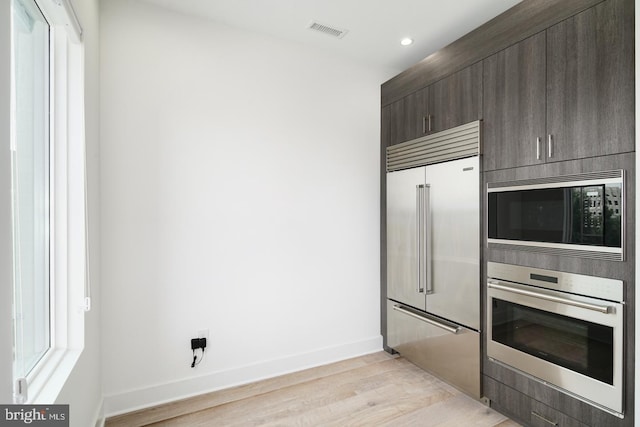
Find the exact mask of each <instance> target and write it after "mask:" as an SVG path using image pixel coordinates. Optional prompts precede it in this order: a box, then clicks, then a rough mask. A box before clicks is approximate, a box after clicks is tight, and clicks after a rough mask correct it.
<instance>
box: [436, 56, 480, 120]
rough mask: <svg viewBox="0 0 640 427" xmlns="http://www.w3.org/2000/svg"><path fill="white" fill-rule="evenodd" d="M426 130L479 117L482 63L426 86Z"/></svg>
mask: <svg viewBox="0 0 640 427" xmlns="http://www.w3.org/2000/svg"><path fill="white" fill-rule="evenodd" d="M428 114H429V115H428V116H427V120H426V122H427V123H426V126H425V127H426V128H427V129H428V128H429V122H430V123H431V132H440V131H442V130H445V129H450V128H452V127H456V126H460V125H462V124H465V123H469V122H473V121H475V120H478V119H480V118H482V63H481V62H478V63H477V64H474V65H471V66H470V67H467V68H464V69H463V70H460V71H458V72H457V73H454V74H452V75H450V76H449V77H446V78H444V79H442V80H439V81H437V82H436V83H434V84H432V85H431V86H429V112H428Z"/></svg>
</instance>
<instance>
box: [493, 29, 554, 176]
mask: <svg viewBox="0 0 640 427" xmlns="http://www.w3.org/2000/svg"><path fill="white" fill-rule="evenodd" d="M545 73H546V55H545V35H544V33H539V34H537V35H535V36H532V37H529V38H528V39H525V40H524V41H522V42H520V43H517V44H515V45H513V46H511V47H509V48H507V49H505V50H502V51H500V52H498V53H496V54H495V55H493V56H490V57H489V58H487V59H486V60H485V61H484V87H483V89H484V90H483V92H484V94H483V102H484V107H483V110H484V123H483V124H484V150H483V153H484V156H483V157H484V170H494V169H502V168H508V167H518V166H525V165H531V164H536V163H539V162H543V161H544V154H543V153H542V150H543V148H544V147H542V141H541V138H542V137H544V134H545V103H544V99H545V85H546V78H545Z"/></svg>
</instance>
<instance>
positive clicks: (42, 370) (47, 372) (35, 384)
mask: <svg viewBox="0 0 640 427" xmlns="http://www.w3.org/2000/svg"><path fill="white" fill-rule="evenodd" d="M81 353H82V350H68V349H52V350H50V351H49V353H47V355H45V358H44V359H43V360H42V361H41V362H40V363H39V364H38V368H37V371H35V372H33V373H31V374H30V375H29V376H28V377H27V383H28V389H27V390H28V396H27V403H30V404H40V405H47V404H53V403H54V402H55V401H56V399H57V398H58V395H59V394H60V391H61V390H62V387H63V386H64V384H65V383H66V382H67V379H68V378H69V376H70V375H71V371H72V370H73V367H74V366H75V365H76V362H77V361H78V359H79V358H80V354H81Z"/></svg>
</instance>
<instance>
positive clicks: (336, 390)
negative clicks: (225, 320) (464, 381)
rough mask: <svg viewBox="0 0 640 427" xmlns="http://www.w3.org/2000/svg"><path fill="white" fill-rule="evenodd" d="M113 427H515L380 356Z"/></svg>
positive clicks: (401, 362)
mask: <svg viewBox="0 0 640 427" xmlns="http://www.w3.org/2000/svg"><path fill="white" fill-rule="evenodd" d="M106 425H107V426H108V427H117V426H127V427H132V426H155V427H187V426H188V427H197V426H225V427H227V426H243V427H247V426H263V427H272V426H318V425H322V426H336V427H338V426H340V427H341V426H371V425H375V426H385V425H388V426H392V425H393V426H416V425H420V426H442V427H454V426H456V427H457V426H460V425H465V426H477V427H497V426H500V427H514V426H517V425H518V424H516V423H513V422H512V421H511V420H509V419H508V418H506V417H504V416H503V415H501V414H499V413H497V412H495V411H493V410H491V409H490V408H487V407H486V406H484V405H482V404H481V403H480V402H478V401H476V400H474V399H472V398H470V397H468V396H466V395H464V394H462V393H461V392H460V391H458V390H456V389H455V388H453V387H451V386H450V385H448V384H446V383H444V382H442V381H440V380H439V379H437V378H435V377H434V376H432V375H431V374H429V373H427V372H425V371H423V370H422V369H420V368H418V367H417V366H415V365H413V364H411V363H410V362H408V361H407V360H405V359H403V358H401V357H395V356H391V355H388V354H387V353H384V352H380V353H376V354H375V355H369V356H364V357H363V358H356V359H352V360H349V361H343V362H338V363H335V364H331V365H327V366H322V367H319V368H314V369H310V370H306V371H301V372H297V373H294V374H289V375H285V376H283V377H278V378H272V379H268V380H264V381H260V382H258V383H253V384H248V385H245V386H239V387H234V388H231V389H228V390H221V391H218V392H214V393H208V394H206V395H202V396H198V397H196V398H193V399H187V400H184V401H179V402H174V403H172V404H168V405H162V406H160V407H157V408H151V409H148V410H145V411H138V412H136V413H132V414H125V415H123V416H119V417H115V418H112V419H109V420H108V421H107V424H106Z"/></svg>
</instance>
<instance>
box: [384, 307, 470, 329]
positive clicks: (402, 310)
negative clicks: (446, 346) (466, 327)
mask: <svg viewBox="0 0 640 427" xmlns="http://www.w3.org/2000/svg"><path fill="white" fill-rule="evenodd" d="M393 309H394V310H396V311H399V312H400V313H402V314H406V315H407V316H410V317H413V318H414V319H418V320H421V321H423V322H425V323H428V324H430V325H433V326H436V327H438V328H440V329H444V330H445V331H447V332H450V333H452V334H454V335H455V334H457V333H458V332H460V330H461V329H462V328H461V327H460V326H449V325H446V324H444V323H441V322H438V321H436V320H433V319H430V318H428V317H424V316H420V315H419V314H416V313H414V312H412V311H409V310H407V309H405V308H404V307H402V306H401V305H400V304H394V306H393Z"/></svg>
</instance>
